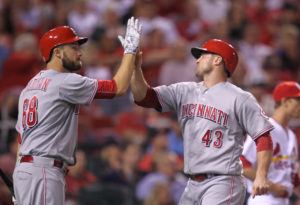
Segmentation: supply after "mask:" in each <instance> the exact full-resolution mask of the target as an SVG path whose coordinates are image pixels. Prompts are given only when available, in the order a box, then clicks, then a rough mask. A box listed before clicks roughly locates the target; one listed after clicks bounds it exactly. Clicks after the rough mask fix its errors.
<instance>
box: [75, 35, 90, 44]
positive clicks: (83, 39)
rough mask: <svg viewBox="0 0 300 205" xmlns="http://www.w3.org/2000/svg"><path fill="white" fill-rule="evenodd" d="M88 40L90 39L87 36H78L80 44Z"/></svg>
mask: <svg viewBox="0 0 300 205" xmlns="http://www.w3.org/2000/svg"><path fill="white" fill-rule="evenodd" d="M87 41H88V38H87V37H78V40H77V42H78V43H79V45H82V44H84V43H86V42H87Z"/></svg>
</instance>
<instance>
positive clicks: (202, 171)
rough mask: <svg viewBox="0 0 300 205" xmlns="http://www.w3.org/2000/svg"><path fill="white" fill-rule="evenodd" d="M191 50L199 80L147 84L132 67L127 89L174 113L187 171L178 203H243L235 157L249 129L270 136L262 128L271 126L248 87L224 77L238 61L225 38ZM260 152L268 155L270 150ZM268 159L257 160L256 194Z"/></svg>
mask: <svg viewBox="0 0 300 205" xmlns="http://www.w3.org/2000/svg"><path fill="white" fill-rule="evenodd" d="M192 54H193V55H194V56H195V58H196V59H197V64H198V67H197V70H196V75H197V76H198V77H199V76H202V77H203V79H204V81H203V82H200V83H195V82H185V83H177V84H173V85H170V86H158V87H155V88H154V89H152V88H151V87H147V83H146V81H145V80H144V79H143V76H142V73H141V71H140V69H136V70H135V71H134V75H133V78H132V82H131V87H132V92H133V95H134V98H135V100H136V103H137V104H139V105H141V106H144V107H154V108H156V109H158V110H159V111H161V112H168V111H175V112H176V113H177V117H178V122H179V124H180V126H181V129H182V132H183V138H184V172H185V173H186V174H187V175H188V176H189V177H190V180H189V182H188V185H187V187H186V189H185V191H184V193H183V195H182V197H181V200H180V202H179V204H180V205H190V204H242V203H243V201H244V197H245V193H246V185H245V181H244V179H243V177H242V176H241V173H242V164H241V162H240V160H239V156H240V154H241V153H242V148H243V138H244V137H243V136H245V134H246V133H248V134H249V135H250V136H251V137H252V139H253V140H258V139H260V138H261V137H262V136H264V137H266V138H267V139H270V138H269V137H268V135H267V133H269V131H270V130H272V129H273V126H272V125H271V124H270V123H269V121H268V120H267V119H266V117H265V116H264V115H263V113H262V110H261V107H260V106H259V105H258V103H257V102H256V100H255V99H254V97H253V96H252V95H251V94H250V93H248V92H245V91H243V90H242V89H240V88H238V87H236V86H234V85H233V84H231V83H229V82H226V81H227V77H228V75H229V76H230V74H231V73H232V72H233V71H234V69H235V67H236V65H237V62H238V56H237V53H236V51H235V49H234V48H233V47H232V46H231V45H230V44H228V43H226V42H224V41H221V40H216V39H213V40H209V41H208V42H207V43H206V44H204V46H203V48H193V49H192ZM139 59H140V57H139ZM224 65H225V66H224ZM268 142H269V145H270V147H271V146H272V144H271V141H268ZM270 147H268V149H271V148H270ZM260 154H262V156H263V157H265V158H266V159H271V150H264V151H262V152H261V153H260ZM268 164H269V162H268V161H266V162H265V163H262V164H261V165H262V166H261V168H262V167H263V168H262V169H261V170H260V171H263V172H264V173H263V174H261V173H260V172H259V174H258V177H257V178H258V179H257V181H256V183H255V185H254V187H255V191H256V193H255V194H263V193H265V192H266V190H267V187H266V185H265V181H266V173H267V169H268Z"/></svg>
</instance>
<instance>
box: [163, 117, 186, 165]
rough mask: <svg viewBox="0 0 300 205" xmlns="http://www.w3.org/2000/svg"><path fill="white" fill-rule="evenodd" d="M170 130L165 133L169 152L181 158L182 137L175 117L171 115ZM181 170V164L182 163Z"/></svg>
mask: <svg viewBox="0 0 300 205" xmlns="http://www.w3.org/2000/svg"><path fill="white" fill-rule="evenodd" d="M171 119H172V121H171V128H170V130H169V131H168V133H167V136H168V142H169V145H168V147H169V151H170V152H173V153H176V154H177V155H178V156H179V157H182V158H183V136H182V132H181V128H180V126H179V123H178V121H177V115H175V114H173V115H172V117H171ZM182 169H183V163H182Z"/></svg>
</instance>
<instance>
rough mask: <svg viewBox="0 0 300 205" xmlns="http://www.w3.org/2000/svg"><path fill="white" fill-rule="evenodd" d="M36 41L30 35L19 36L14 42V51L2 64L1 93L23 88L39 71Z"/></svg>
mask: <svg viewBox="0 0 300 205" xmlns="http://www.w3.org/2000/svg"><path fill="white" fill-rule="evenodd" d="M37 44H38V42H37V39H36V37H35V36H34V35H33V34H31V33H23V34H20V35H19V36H18V37H17V38H16V40H15V42H14V51H13V52H12V53H11V54H10V56H9V57H8V58H7V60H6V61H5V62H4V65H3V71H2V75H1V78H0V90H1V92H3V91H5V90H6V89H10V88H13V87H18V86H20V87H23V88H24V87H25V86H26V84H27V83H28V81H29V80H30V79H31V78H32V77H33V76H34V75H35V74H37V73H38V72H39V71H40V60H39V59H38V48H37V46H38V45H37Z"/></svg>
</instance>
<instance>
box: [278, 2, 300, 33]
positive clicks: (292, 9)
mask: <svg viewBox="0 0 300 205" xmlns="http://www.w3.org/2000/svg"><path fill="white" fill-rule="evenodd" d="M281 23H282V24H283V25H288V24H292V25H294V26H296V27H297V28H298V29H300V21H299V2H298V4H297V1H294V2H292V1H291V2H289V1H286V2H285V3H284V4H283V6H282V15H281Z"/></svg>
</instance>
